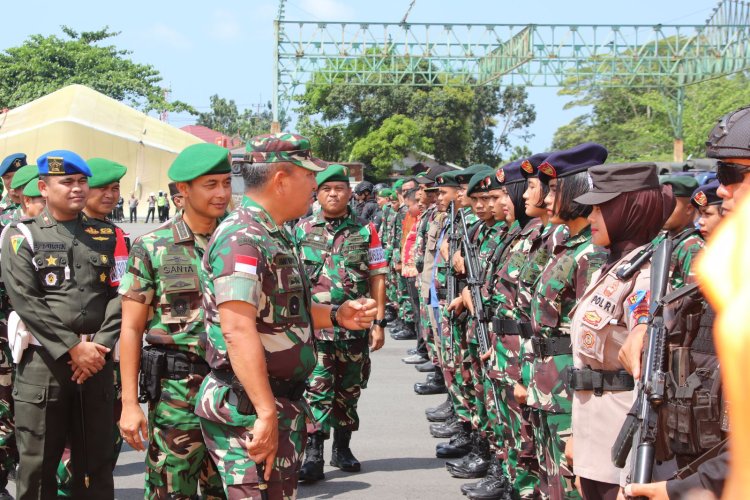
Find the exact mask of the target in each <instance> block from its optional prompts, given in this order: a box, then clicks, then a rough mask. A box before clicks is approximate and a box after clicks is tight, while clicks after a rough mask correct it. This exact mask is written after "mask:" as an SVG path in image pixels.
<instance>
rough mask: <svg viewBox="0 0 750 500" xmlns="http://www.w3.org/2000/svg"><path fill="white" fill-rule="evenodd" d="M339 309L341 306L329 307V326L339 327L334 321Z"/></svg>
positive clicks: (336, 321)
mask: <svg viewBox="0 0 750 500" xmlns="http://www.w3.org/2000/svg"><path fill="white" fill-rule="evenodd" d="M339 307H341V305H340V304H334V305H333V306H332V307H331V313H330V318H331V324H332V325H333V326H339V322H338V320H337V319H336V314H338V312H339Z"/></svg>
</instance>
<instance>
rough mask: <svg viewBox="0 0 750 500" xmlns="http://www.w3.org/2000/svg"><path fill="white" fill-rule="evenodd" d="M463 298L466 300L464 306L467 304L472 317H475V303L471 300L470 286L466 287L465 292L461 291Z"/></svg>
mask: <svg viewBox="0 0 750 500" xmlns="http://www.w3.org/2000/svg"><path fill="white" fill-rule="evenodd" d="M461 296H462V297H463V299H464V304H466V308H467V309H468V310H469V312H470V313H471V315H472V316H474V302H473V301H472V300H471V290H470V289H469V287H468V286H465V287H464V289H463V290H461Z"/></svg>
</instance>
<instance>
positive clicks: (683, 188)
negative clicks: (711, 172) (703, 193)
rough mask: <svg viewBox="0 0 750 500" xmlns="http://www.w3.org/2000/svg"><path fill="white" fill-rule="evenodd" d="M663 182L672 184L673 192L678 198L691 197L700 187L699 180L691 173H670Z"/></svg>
mask: <svg viewBox="0 0 750 500" xmlns="http://www.w3.org/2000/svg"><path fill="white" fill-rule="evenodd" d="M661 183H662V184H669V185H670V186H672V194H674V195H675V196H676V197H678V198H690V197H691V196H693V191H695V190H696V189H698V181H697V180H696V179H695V177H693V176H691V175H669V176H667V177H665V178H664V179H663V180H662V181H661Z"/></svg>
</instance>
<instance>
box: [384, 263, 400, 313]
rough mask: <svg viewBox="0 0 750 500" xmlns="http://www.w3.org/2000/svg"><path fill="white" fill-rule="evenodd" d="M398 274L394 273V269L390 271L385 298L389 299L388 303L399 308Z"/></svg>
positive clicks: (386, 280)
mask: <svg viewBox="0 0 750 500" xmlns="http://www.w3.org/2000/svg"><path fill="white" fill-rule="evenodd" d="M397 276H398V273H396V271H394V270H393V269H392V268H389V269H388V274H387V275H386V277H385V283H386V287H385V297H386V299H387V303H388V304H391V305H392V306H394V307H396V308H398V281H397Z"/></svg>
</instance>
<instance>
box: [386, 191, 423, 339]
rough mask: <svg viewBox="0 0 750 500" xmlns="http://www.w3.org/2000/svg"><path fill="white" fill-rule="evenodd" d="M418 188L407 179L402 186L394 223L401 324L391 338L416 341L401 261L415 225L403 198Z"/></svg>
mask: <svg viewBox="0 0 750 500" xmlns="http://www.w3.org/2000/svg"><path fill="white" fill-rule="evenodd" d="M416 187H417V183H416V182H415V181H414V179H407V180H405V181H404V183H403V184H402V185H401V193H402V204H401V206H400V207H399V209H398V212H396V217H395V219H394V222H393V238H392V248H393V254H392V260H391V268H392V270H393V271H394V273H395V275H396V284H397V286H398V306H399V307H398V319H399V320H400V322H399V323H397V324H396V325H394V327H393V328H392V329H391V337H393V338H396V339H402V340H409V339H415V338H416V335H417V334H416V330H415V327H416V325H415V322H414V319H415V317H414V308H413V307H412V302H411V299H410V297H409V291H408V289H407V284H406V278H404V277H403V276H402V275H401V268H402V266H403V262H402V259H401V254H402V252H403V243H404V241H405V239H406V235H407V234H408V233H409V230H410V229H411V226H412V224H413V223H414V218H413V217H411V216H409V215H408V208H407V206H406V204H405V203H404V202H403V196H404V194H406V193H407V192H409V191H411V190H413V189H416Z"/></svg>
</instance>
